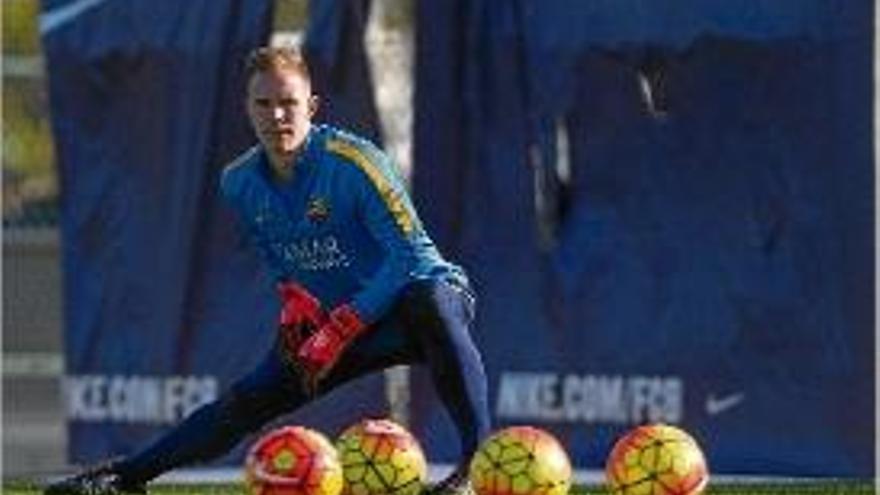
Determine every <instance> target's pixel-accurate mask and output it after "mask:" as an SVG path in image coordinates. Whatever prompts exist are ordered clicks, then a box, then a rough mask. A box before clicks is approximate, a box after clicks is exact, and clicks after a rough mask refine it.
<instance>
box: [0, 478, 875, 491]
mask: <svg viewBox="0 0 880 495" xmlns="http://www.w3.org/2000/svg"><path fill="white" fill-rule="evenodd" d="M246 492H247V490H246V488H245V486H244V485H235V484H230V485H157V486H153V487H150V494H151V495H202V494H204V495H233V494H237V495H242V494H245V493H246ZM39 493H41V492H40V488H39V486H37V485H35V484H33V483H28V482H20V481H17V482H9V483H4V484H3V494H4V495H6V494H8V495H35V494H39ZM874 493H876V492H875V491H874V484H873V483H872V482H870V481H861V482H860V481H843V480H836V481H822V482H792V483H778V484H752V483H749V484H742V485H732V484H710V485H709V488H708V489H707V490H706V491H705V492H704V495H873V494H874ZM570 495H609V494H608V492H607V491H606V490H605V489H604V488H602V487H597V486H576V487H575V488H573V489H572V491H571V493H570Z"/></svg>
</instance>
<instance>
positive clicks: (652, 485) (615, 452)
mask: <svg viewBox="0 0 880 495" xmlns="http://www.w3.org/2000/svg"><path fill="white" fill-rule="evenodd" d="M605 477H606V479H607V482H608V488H609V489H610V491H611V493H612V494H613V495H698V494H700V493H702V492H703V490H704V489H705V488H706V484H707V483H708V482H709V470H708V468H707V466H706V459H705V458H704V457H703V452H702V451H701V450H700V447H699V445H697V442H696V441H695V440H694V439H693V438H692V437H691V436H690V435H688V434H687V433H686V432H685V431H683V430H681V429H679V428H676V427H674V426H668V425H663V424H655V425H646V426H639V427H638V428H635V429H633V430H631V431H629V432H628V433H627V434H626V435H624V436H623V437H622V438H620V439H619V440H618V441H617V443H616V444H615V445H614V448H613V449H612V450H611V454H610V455H609V456H608V460H607V462H606V465H605Z"/></svg>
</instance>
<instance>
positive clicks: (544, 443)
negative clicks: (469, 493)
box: [470, 426, 571, 495]
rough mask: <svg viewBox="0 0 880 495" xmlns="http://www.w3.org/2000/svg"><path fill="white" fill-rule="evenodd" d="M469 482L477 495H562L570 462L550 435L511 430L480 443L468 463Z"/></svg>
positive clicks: (517, 428)
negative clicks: (469, 463)
mask: <svg viewBox="0 0 880 495" xmlns="http://www.w3.org/2000/svg"><path fill="white" fill-rule="evenodd" d="M470 479H471V483H472V485H473V487H474V491H476V492H477V494H478V495H565V494H566V493H568V489H569V488H570V487H571V462H570V461H569V459H568V454H567V453H566V452H565V449H564V448H563V447H562V445H561V444H560V443H559V441H557V440H556V438H555V437H554V436H553V435H551V434H550V433H548V432H546V431H544V430H541V429H539V428H534V427H531V426H512V427H509V428H505V429H503V430H499V431H497V432H495V433H494V434H492V435H491V436H490V437H489V438H487V439H486V440H485V441H483V443H482V444H481V445H480V448H479V449H478V450H477V452H476V454H475V455H474V458H473V460H471V465H470Z"/></svg>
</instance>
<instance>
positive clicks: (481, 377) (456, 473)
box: [407, 282, 490, 493]
mask: <svg viewBox="0 0 880 495" xmlns="http://www.w3.org/2000/svg"><path fill="white" fill-rule="evenodd" d="M411 301H412V303H411V307H410V308H408V310H407V314H408V315H409V317H410V318H411V320H412V321H408V322H407V324H408V325H409V326H410V329H411V330H410V331H411V332H412V335H413V336H414V337H415V338H416V339H417V341H418V343H419V346H420V347H421V349H422V352H423V353H424V356H425V361H426V363H427V365H428V369H429V370H430V373H431V378H432V381H433V383H434V387H435V389H436V390H437V393H438V395H439V397H440V399H441V400H442V401H443V404H444V405H445V407H446V410H447V411H448V412H449V415H450V417H451V418H452V421H453V422H454V423H455V426H456V428H457V430H458V434H459V441H460V444H461V460H460V461H459V463H458V465H457V466H456V468H455V469H454V470H453V472H452V473H451V474H450V475H449V476H447V477H446V478H445V479H443V480H441V481H440V482H439V483H437V484H436V485H435V486H434V487H433V488H432V492H434V493H455V492H461V491H466V490H468V489H469V484H468V477H467V474H468V466H469V465H470V460H471V457H473V455H474V453H475V452H476V450H477V448H478V447H479V445H480V442H481V441H482V440H483V439H484V438H485V437H486V435H488V434H489V431H490V419H489V409H488V399H487V385H486V373H485V370H484V369H483V363H482V360H481V358H480V354H479V352H478V351H477V348H476V346H475V345H474V342H473V339H472V338H471V335H470V330H469V325H470V323H471V320H472V318H473V311H474V298H473V295H472V293H471V292H470V289H469V288H467V287H465V286H462V285H458V284H457V283H447V282H434V283H430V284H419V286H418V289H417V290H416V292H415V294H414V297H413V299H411Z"/></svg>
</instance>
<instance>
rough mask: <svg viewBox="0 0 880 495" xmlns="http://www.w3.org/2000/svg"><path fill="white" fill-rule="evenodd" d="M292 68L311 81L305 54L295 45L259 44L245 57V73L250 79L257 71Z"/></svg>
mask: <svg viewBox="0 0 880 495" xmlns="http://www.w3.org/2000/svg"><path fill="white" fill-rule="evenodd" d="M270 70H292V71H294V72H297V73H299V74H300V75H301V76H303V77H304V78H305V79H306V80H307V81H311V76H310V75H309V66H308V63H307V62H306V58H305V55H303V53H302V51H301V50H300V49H299V48H297V47H295V46H261V47H259V48H257V49H255V50H254V51H252V52H251V53H250V54H249V55H248V57H247V63H246V65H245V75H246V76H247V78H248V79H250V78H251V77H252V76H253V75H254V74H256V73H258V72H269V71H270Z"/></svg>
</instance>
